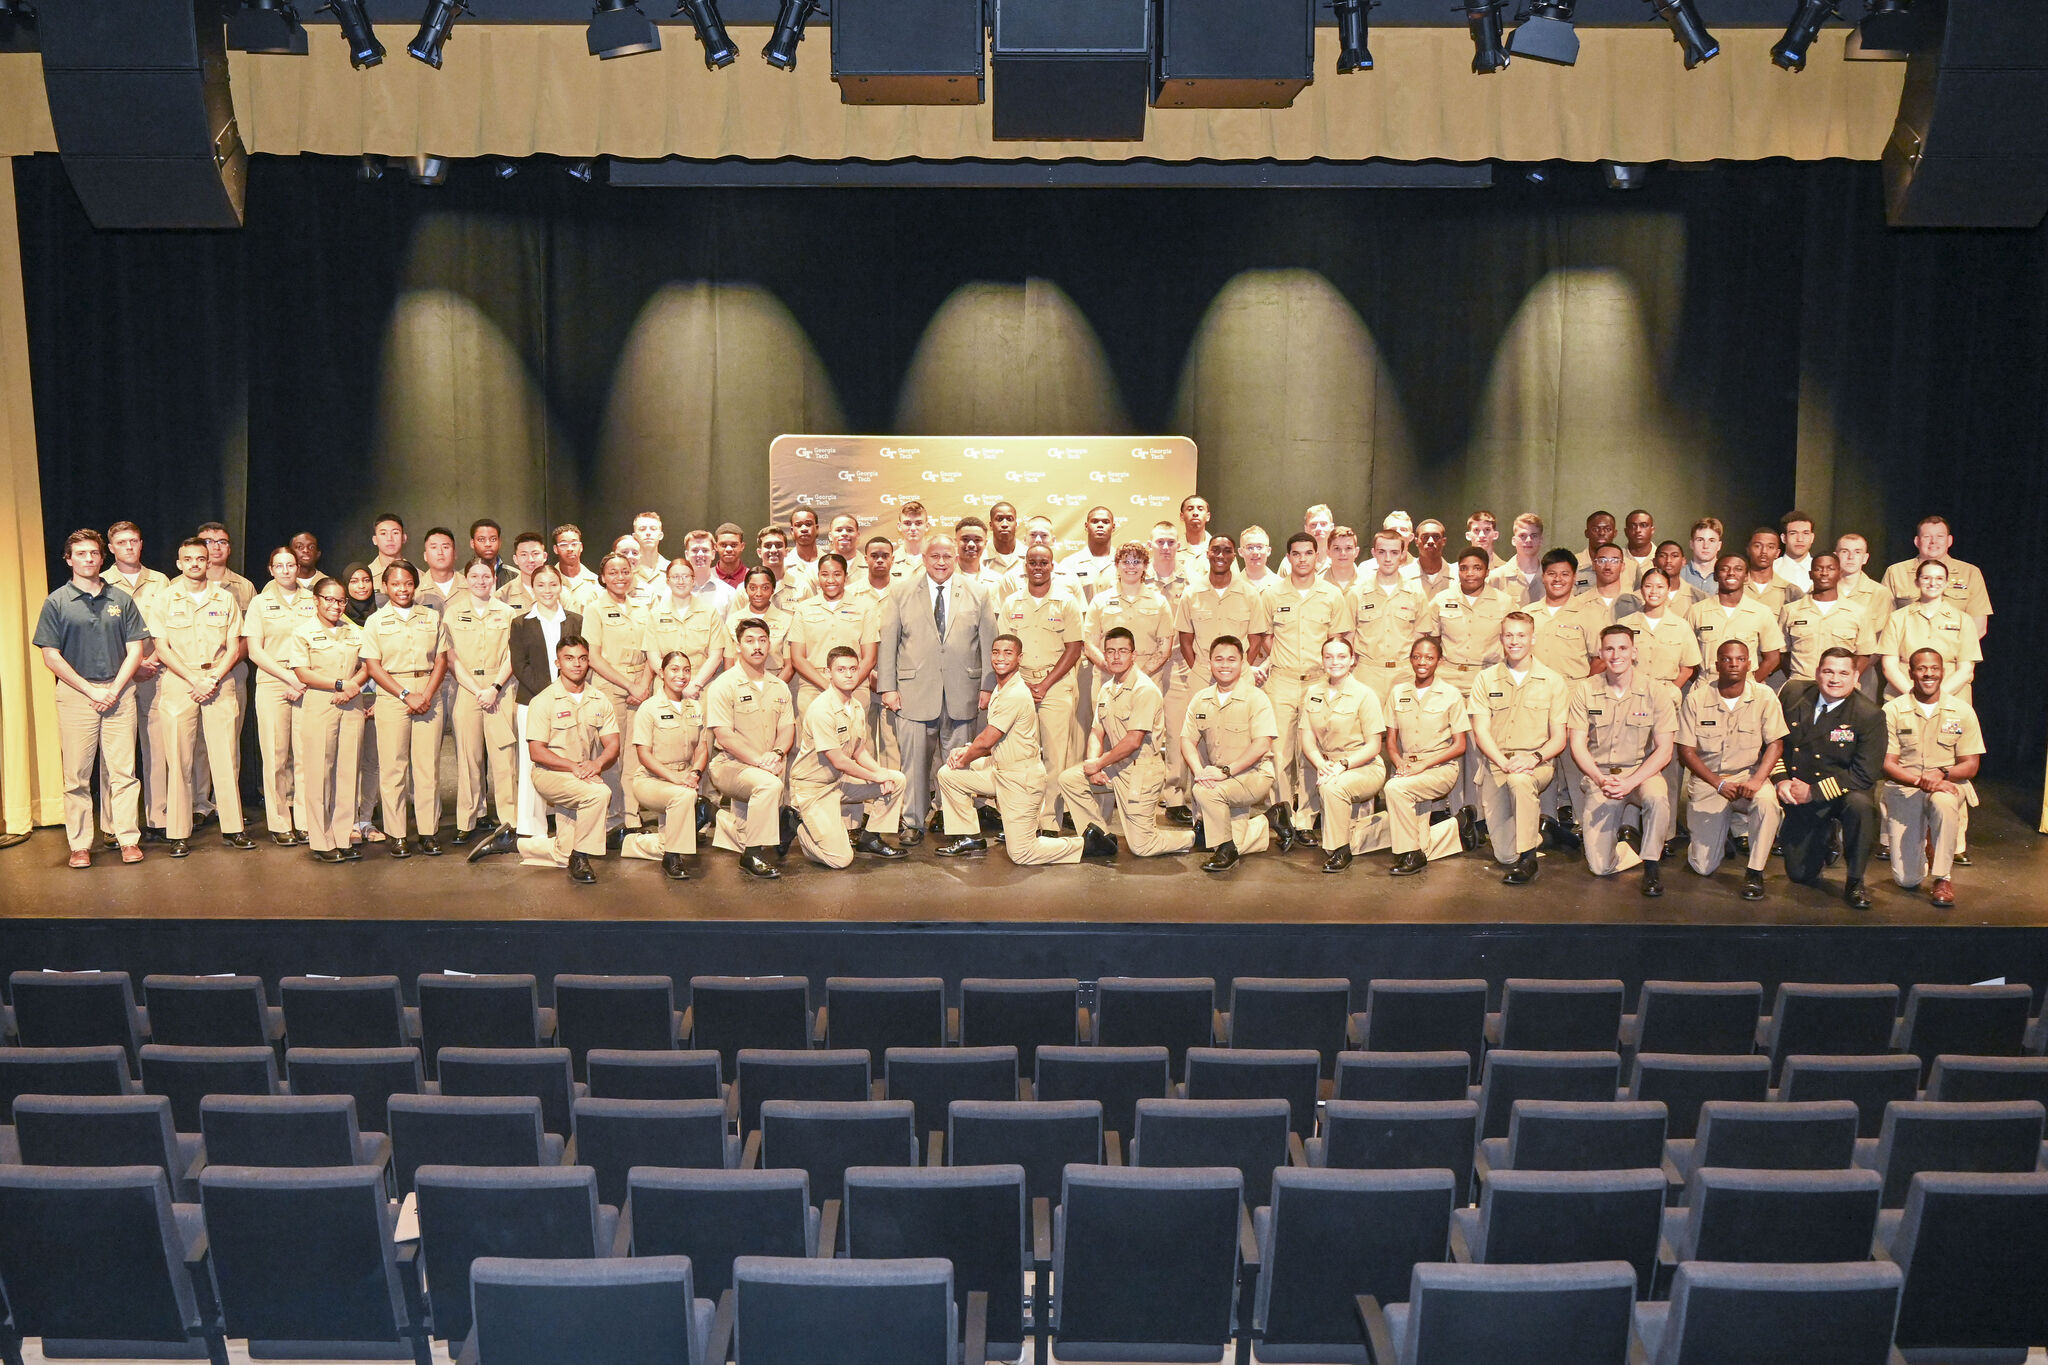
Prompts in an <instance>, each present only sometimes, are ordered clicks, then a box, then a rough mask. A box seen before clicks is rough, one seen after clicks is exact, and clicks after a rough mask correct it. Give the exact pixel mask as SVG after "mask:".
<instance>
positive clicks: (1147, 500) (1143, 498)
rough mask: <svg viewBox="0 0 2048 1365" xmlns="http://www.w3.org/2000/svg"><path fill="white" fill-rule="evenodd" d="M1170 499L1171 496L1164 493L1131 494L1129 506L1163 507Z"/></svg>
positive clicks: (1171, 499)
mask: <svg viewBox="0 0 2048 1365" xmlns="http://www.w3.org/2000/svg"><path fill="white" fill-rule="evenodd" d="M1172 501H1173V498H1172V496H1171V495H1170V494H1166V493H1133V494H1131V506H1133V507H1164V506H1166V505H1167V504H1168V503H1170V502H1172Z"/></svg>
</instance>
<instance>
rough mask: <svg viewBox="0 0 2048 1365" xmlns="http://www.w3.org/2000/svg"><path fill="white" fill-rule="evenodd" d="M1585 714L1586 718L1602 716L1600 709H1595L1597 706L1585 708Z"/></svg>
mask: <svg viewBox="0 0 2048 1365" xmlns="http://www.w3.org/2000/svg"><path fill="white" fill-rule="evenodd" d="M1586 714H1587V715H1588V716H1597V715H1600V714H1602V711H1601V708H1599V707H1597V706H1589V707H1587V708H1586Z"/></svg>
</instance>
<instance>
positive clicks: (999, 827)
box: [974, 806, 1003, 839]
mask: <svg viewBox="0 0 2048 1365" xmlns="http://www.w3.org/2000/svg"><path fill="white" fill-rule="evenodd" d="M974 823H975V824H976V825H978V826H979V827H980V829H981V834H982V837H983V838H984V839H992V838H995V837H996V836H998V835H1000V834H1001V833H1002V832H1003V813H1002V812H1001V811H999V810H997V809H996V808H995V807H994V806H976V807H975V808H974Z"/></svg>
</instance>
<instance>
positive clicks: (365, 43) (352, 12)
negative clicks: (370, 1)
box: [316, 0, 384, 71]
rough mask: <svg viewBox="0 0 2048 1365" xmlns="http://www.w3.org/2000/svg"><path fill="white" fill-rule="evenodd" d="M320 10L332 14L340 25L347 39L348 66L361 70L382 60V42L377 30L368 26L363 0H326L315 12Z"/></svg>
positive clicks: (368, 20)
mask: <svg viewBox="0 0 2048 1365" xmlns="http://www.w3.org/2000/svg"><path fill="white" fill-rule="evenodd" d="M321 11H324V12H326V13H330V14H332V15H333V16H334V22H336V23H337V24H340V25H341V31H342V34H343V36H344V37H346V38H347V39H348V64H349V65H350V66H353V67H354V68H355V69H356V70H358V71H361V70H363V69H364V68H366V67H372V66H376V65H377V64H378V63H379V62H381V61H383V60H384V44H382V43H380V42H378V41H377V30H375V29H374V28H371V27H370V16H369V15H368V14H367V13H365V12H364V10H363V0H327V3H326V4H324V5H322V6H321V7H320V10H319V11H316V13H318V12H321Z"/></svg>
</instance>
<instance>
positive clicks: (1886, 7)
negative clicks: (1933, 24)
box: [1842, 0, 1934, 62]
mask: <svg viewBox="0 0 2048 1365" xmlns="http://www.w3.org/2000/svg"><path fill="white" fill-rule="evenodd" d="M1926 14H1927V10H1926V7H1924V6H1923V7H1922V8H1921V9H1919V10H1917V11H1916V10H1915V9H1914V8H1913V0H1869V3H1868V4H1867V6H1866V7H1865V8H1864V11H1863V21H1862V22H1861V23H1859V24H1857V25H1856V31H1855V32H1853V33H1851V34H1850V35H1849V42H1848V44H1847V45H1846V46H1845V47H1844V48H1843V49H1842V55H1843V56H1844V57H1846V58H1848V59H1849V60H1850V61H1852V62H1903V61H1905V60H1906V59H1907V58H1908V57H1911V56H1912V55H1913V54H1914V53H1915V52H1918V51H1920V50H1921V49H1923V48H1925V47H1927V46H1929V45H1930V43H1931V41H1932V39H1933V36H1934V35H1933V34H1932V33H1931V32H1930V31H1929V29H1930V25H1929V24H1928V23H1927V22H1926Z"/></svg>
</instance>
